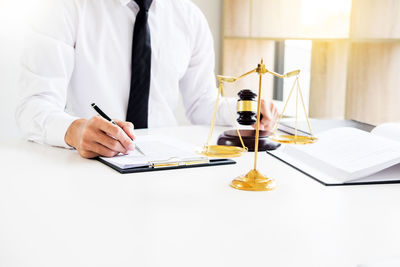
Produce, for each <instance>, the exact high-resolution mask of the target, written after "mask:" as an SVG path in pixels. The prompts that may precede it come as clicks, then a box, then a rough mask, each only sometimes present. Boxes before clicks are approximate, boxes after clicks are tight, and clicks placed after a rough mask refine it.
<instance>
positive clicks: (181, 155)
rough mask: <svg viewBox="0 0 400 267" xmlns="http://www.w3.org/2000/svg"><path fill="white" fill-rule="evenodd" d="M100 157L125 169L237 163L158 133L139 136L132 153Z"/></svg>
mask: <svg viewBox="0 0 400 267" xmlns="http://www.w3.org/2000/svg"><path fill="white" fill-rule="evenodd" d="M99 160H100V161H101V162H103V163H105V164H107V165H108V166H110V167H112V168H113V169H115V170H117V171H119V172H121V173H130V172H141V171H150V170H155V169H167V168H171V169H172V168H185V167H186V168H187V167H201V166H212V165H224V164H234V163H235V162H234V161H232V160H228V159H209V158H208V157H205V156H201V155H199V154H197V153H195V147H194V146H192V145H190V144H187V143H184V142H181V141H179V140H176V139H173V138H171V137H163V136H157V135H148V136H138V137H137V139H136V149H135V150H134V151H133V152H131V153H130V154H128V155H122V154H120V155H118V156H115V157H113V158H105V157H100V158H99Z"/></svg>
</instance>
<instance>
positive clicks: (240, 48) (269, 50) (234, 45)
mask: <svg viewBox="0 0 400 267" xmlns="http://www.w3.org/2000/svg"><path fill="white" fill-rule="evenodd" d="M274 51H275V42H274V41H262V40H241V39H237V40H233V39H230V40H225V42H224V51H223V54H224V60H223V73H222V74H223V75H227V76H240V75H242V74H244V73H246V72H248V71H249V70H252V69H254V68H256V67H257V64H258V63H259V62H260V60H261V58H264V63H265V65H266V66H267V68H271V69H273V67H274ZM246 88H248V89H252V90H254V91H255V92H257V90H258V78H257V75H255V74H253V75H250V76H248V77H246V78H243V79H242V80H239V81H238V82H236V83H235V84H230V85H229V84H227V85H226V94H227V95H229V96H234V95H236V93H237V92H239V91H240V90H242V89H246ZM272 92H273V78H272V77H271V76H270V75H265V76H264V80H263V94H264V97H267V98H268V99H271V98H272Z"/></svg>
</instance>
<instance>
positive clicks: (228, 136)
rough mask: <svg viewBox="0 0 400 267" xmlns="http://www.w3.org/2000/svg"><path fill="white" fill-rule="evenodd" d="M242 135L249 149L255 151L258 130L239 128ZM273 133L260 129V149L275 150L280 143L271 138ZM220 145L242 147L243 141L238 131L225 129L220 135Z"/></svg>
mask: <svg viewBox="0 0 400 267" xmlns="http://www.w3.org/2000/svg"><path fill="white" fill-rule="evenodd" d="M239 131H240V135H241V136H242V139H243V142H244V145H245V146H246V147H247V148H248V149H249V151H251V152H253V151H254V146H255V143H256V131H255V130H239ZM270 135H271V133H270V132H268V131H260V137H259V140H258V151H267V150H275V149H277V148H278V147H279V146H280V144H278V143H275V142H272V141H271V140H270V139H269V136H270ZM217 144H218V145H221V146H237V147H241V146H242V143H241V142H240V139H239V135H238V134H237V131H235V130H230V131H225V132H224V133H223V134H221V135H220V136H219V137H218V142H217Z"/></svg>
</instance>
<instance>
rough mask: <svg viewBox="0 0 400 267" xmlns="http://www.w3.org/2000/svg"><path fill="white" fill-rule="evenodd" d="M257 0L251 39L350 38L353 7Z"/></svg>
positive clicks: (325, 3)
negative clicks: (351, 10)
mask: <svg viewBox="0 0 400 267" xmlns="http://www.w3.org/2000/svg"><path fill="white" fill-rule="evenodd" d="M331 4H332V5H335V6H333V7H334V8H328V7H327V2H326V1H317V0H313V1H310V0H308V1H305V0H303V1H302V0H253V1H252V12H251V14H252V17H251V19H252V21H251V35H252V36H253V37H264V38H347V37H348V36H349V28H350V9H351V3H350V2H348V3H346V2H344V4H343V3H342V4H340V5H338V4H337V3H334V1H333V2H332V3H331Z"/></svg>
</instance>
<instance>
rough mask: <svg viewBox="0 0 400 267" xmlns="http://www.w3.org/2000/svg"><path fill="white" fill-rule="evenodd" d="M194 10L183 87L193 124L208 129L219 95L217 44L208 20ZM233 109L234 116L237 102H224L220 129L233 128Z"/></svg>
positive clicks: (217, 120)
mask: <svg viewBox="0 0 400 267" xmlns="http://www.w3.org/2000/svg"><path fill="white" fill-rule="evenodd" d="M193 6H194V4H193ZM193 8H194V13H195V14H194V15H193V16H191V17H192V24H193V27H192V29H193V30H191V34H193V38H192V39H193V48H192V56H191V60H190V63H189V66H188V68H187V71H186V73H185V75H184V76H183V78H182V79H181V80H180V84H179V85H180V90H181V94H182V98H183V104H184V106H185V109H186V115H187V117H188V118H189V120H190V121H191V122H192V123H193V124H204V125H206V124H207V125H208V124H210V123H211V119H212V115H213V112H214V107H215V103H216V100H217V95H218V89H217V85H216V78H215V73H214V67H215V53H214V42H213V37H212V34H211V31H210V28H209V26H208V23H207V20H206V18H205V17H204V15H203V14H202V13H201V11H200V10H199V9H198V8H197V7H193ZM229 107H230V109H231V111H232V112H233V113H234V112H235V109H236V99H234V98H227V99H220V102H219V107H218V113H217V119H216V123H217V124H218V125H233V123H234V122H233V120H232V115H231V114H230V112H229Z"/></svg>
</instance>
